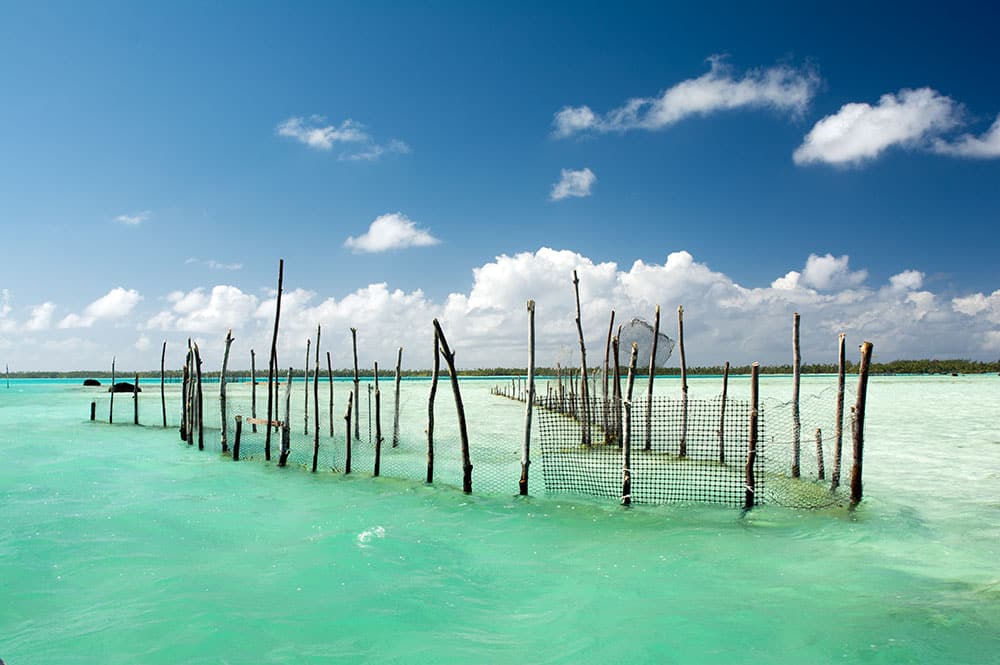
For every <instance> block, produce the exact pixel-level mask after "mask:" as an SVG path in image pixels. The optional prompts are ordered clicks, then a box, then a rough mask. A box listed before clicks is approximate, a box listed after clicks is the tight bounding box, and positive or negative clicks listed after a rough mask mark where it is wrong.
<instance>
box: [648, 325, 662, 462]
mask: <svg viewBox="0 0 1000 665" xmlns="http://www.w3.org/2000/svg"><path fill="white" fill-rule="evenodd" d="M659 341H660V306H659V305H657V306H656V314H655V315H654V316H653V350H652V351H651V352H650V354H649V383H647V384H646V446H645V448H646V450H651V449H652V447H653V379H654V378H655V377H656V347H657V346H658V344H659Z"/></svg>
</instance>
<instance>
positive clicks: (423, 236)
mask: <svg viewBox="0 0 1000 665" xmlns="http://www.w3.org/2000/svg"><path fill="white" fill-rule="evenodd" d="M439 242H441V241H440V240H438V239H437V238H435V237H434V236H432V235H431V233H430V231H429V230H426V229H421V228H418V227H417V224H416V222H414V221H412V220H411V219H410V218H408V217H407V216H406V215H404V214H403V213H401V212H394V213H390V214H387V215H382V216H380V217H378V218H376V219H375V221H373V222H372V223H371V225H370V226H369V227H368V231H367V232H366V233H363V234H361V235H360V236H358V237H354V236H351V237H349V238H348V239H347V240H345V241H344V247H347V248H348V249H350V250H352V251H354V252H363V253H376V252H386V251H389V250H392V249H405V248H407V247H428V246H430V245H437V244H438V243H439Z"/></svg>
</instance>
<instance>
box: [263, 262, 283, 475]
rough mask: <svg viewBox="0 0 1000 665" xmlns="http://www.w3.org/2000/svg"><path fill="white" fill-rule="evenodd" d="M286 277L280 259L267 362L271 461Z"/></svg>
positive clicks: (266, 453)
mask: <svg viewBox="0 0 1000 665" xmlns="http://www.w3.org/2000/svg"><path fill="white" fill-rule="evenodd" d="M284 278H285V260H284V259H278V294H277V297H276V299H275V302H274V333H273V334H272V335H271V354H270V356H269V360H268V363H267V433H266V434H265V435H264V459H266V460H267V461H271V422H272V421H273V420H277V418H275V417H273V416H274V414H276V413H277V409H276V408H274V407H276V406H277V405H276V404H274V390H273V385H274V380H275V374H276V373H277V371H278V368H277V366H276V365H275V362H276V359H277V357H278V321H279V319H280V318H281V290H282V289H281V287H282V283H283V282H284Z"/></svg>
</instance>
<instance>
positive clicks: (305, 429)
mask: <svg viewBox="0 0 1000 665" xmlns="http://www.w3.org/2000/svg"><path fill="white" fill-rule="evenodd" d="M311 343H312V340H311V339H308V338H307V339H306V363H305V365H303V366H302V397H303V398H304V399H303V400H302V409H303V411H302V412H303V413H304V414H305V416H304V418H305V419H304V420H303V423H302V433H303V434H305V435H306V436H308V435H309V345H310V344H311ZM316 348H319V345H318V344H317V345H316Z"/></svg>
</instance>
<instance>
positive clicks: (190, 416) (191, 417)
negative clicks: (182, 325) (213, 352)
mask: <svg viewBox="0 0 1000 665" xmlns="http://www.w3.org/2000/svg"><path fill="white" fill-rule="evenodd" d="M187 365H188V386H187V394H186V395H185V396H184V399H185V400H186V401H187V442H188V445H189V446H193V445H194V423H195V413H194V410H195V407H196V406H197V405H196V404H195V400H194V397H195V385H196V384H195V371H194V345H192V344H191V338H190V337H189V338H188V353H187Z"/></svg>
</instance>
